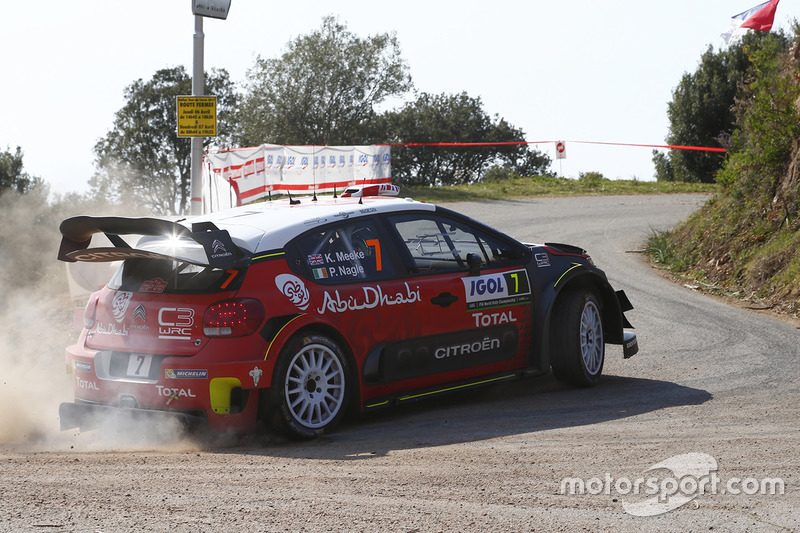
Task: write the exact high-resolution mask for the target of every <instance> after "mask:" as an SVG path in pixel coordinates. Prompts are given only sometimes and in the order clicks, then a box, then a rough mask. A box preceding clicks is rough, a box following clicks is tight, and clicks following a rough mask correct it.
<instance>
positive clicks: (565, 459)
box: [0, 195, 800, 533]
mask: <svg viewBox="0 0 800 533" xmlns="http://www.w3.org/2000/svg"><path fill="white" fill-rule="evenodd" d="M704 200H705V197H703V196H692V195H674V196H673V195H665V196H626V197H597V198H594V197H588V198H562V199H537V200H524V201H503V202H485V203H484V202H477V203H464V204H452V205H451V206H449V207H452V208H454V209H456V210H459V211H462V212H466V213H468V214H470V215H471V216H473V217H474V218H477V219H479V220H483V221H486V222H488V223H490V224H492V225H494V226H497V227H499V228H501V229H503V230H504V231H506V232H507V233H509V234H510V235H513V236H514V237H517V238H519V239H521V240H525V241H529V242H541V241H554V242H567V243H571V244H576V245H579V246H582V247H584V248H586V249H587V250H589V252H590V253H591V254H592V256H593V257H594V259H595V261H596V262H597V263H598V265H599V266H601V267H602V268H604V269H605V270H606V271H607V273H608V275H609V278H610V280H611V281H612V284H613V285H614V286H615V288H622V289H624V290H625V291H626V292H627V294H628V295H629V297H630V299H631V300H632V302H633V304H634V306H635V309H634V310H633V311H631V312H630V313H628V316H629V318H630V320H631V321H632V322H633V324H634V325H635V326H636V328H637V333H638V336H639V341H640V346H641V351H640V353H639V354H638V355H636V356H635V357H634V358H632V359H630V360H627V361H624V360H622V353H621V348H619V347H612V349H610V350H609V351H608V354H607V357H608V360H607V363H606V367H605V370H604V373H605V375H604V377H603V380H602V381H601V383H600V384H599V385H598V386H597V387H595V388H592V389H587V390H574V389H570V388H568V387H564V386H562V385H560V384H558V383H556V382H555V380H554V379H553V378H552V377H549V376H548V377H545V378H539V379H533V380H525V381H519V382H515V383H512V384H507V385H503V386H498V387H494V388H491V389H486V390H484V391H481V392H479V393H472V394H470V395H459V396H454V397H450V398H448V399H445V400H436V401H431V402H426V403H419V404H415V405H412V406H406V407H404V408H402V409H397V410H394V411H391V412H388V413H378V414H374V415H370V416H367V417H362V418H360V419H357V420H355V421H352V422H348V423H346V424H344V425H343V426H342V427H341V428H340V429H339V430H338V431H337V432H335V433H334V434H333V435H330V436H328V437H325V438H323V439H319V440H318V441H315V442H312V443H301V444H297V443H287V442H285V441H282V440H279V439H276V438H274V437H270V436H264V435H262V436H257V437H255V438H253V439H251V440H250V441H245V442H235V443H234V444H233V445H227V446H226V445H224V444H222V443H215V444H207V443H206V444H198V443H193V442H186V441H181V442H171V443H170V444H168V445H165V444H161V445H159V446H157V447H155V449H153V445H152V444H145V446H148V447H147V448H145V449H141V448H138V449H137V448H133V450H132V451H130V450H131V449H130V448H128V450H129V451H124V452H120V451H113V450H114V449H116V448H119V447H123V446H122V443H118V442H114V441H113V440H105V441H103V440H100V441H92V440H87V439H91V438H92V437H90V436H87V435H79V436H67V440H68V442H72V444H70V446H74V448H73V449H68V448H67V449H64V447H63V445H62V447H61V450H60V451H59V450H50V451H47V450H44V451H37V452H30V451H26V450H22V449H20V448H17V449H12V450H7V451H6V452H4V453H3V454H2V455H0V476H2V478H3V480H4V481H3V486H4V488H3V489H0V490H3V492H4V494H3V495H2V498H0V529H2V530H7V531H11V530H28V531H43V530H44V529H42V528H47V529H46V530H47V531H60V530H64V531H69V530H75V531H87V530H91V531H111V530H117V529H120V528H131V529H142V528H145V529H150V530H156V531H168V530H169V531H192V530H201V531H204V530H210V529H212V527H214V528H216V529H220V528H221V529H223V530H242V531H245V530H252V531H284V530H290V531H298V530H306V531H321V530H351V531H382V530H385V531H420V532H427V531H526V532H528V531H570V532H572V531H612V530H613V531H635V532H637V533H640V532H646V531H659V532H660V531H710V530H714V531H792V530H800V513H798V511H797V509H800V495H799V494H800V492H799V491H798V488H799V487H800V452H798V450H800V429H799V428H798V426H800V424H798V412H799V410H798V405H800V392H798V390H799V389H800V387H798V376H799V375H800V350H799V349H798V346H799V345H800V342H799V341H800V332H798V330H797V329H796V328H795V327H794V326H792V325H789V324H786V323H782V322H778V321H775V320H772V319H769V318H766V317H763V316H760V315H757V314H753V313H751V312H748V311H746V310H742V309H738V308H734V307H730V306H728V305H726V304H724V303H721V302H719V301H717V300H714V299H711V298H708V297H705V296H703V295H701V294H698V293H696V292H693V291H691V290H689V289H686V288H684V287H682V286H680V285H674V284H672V283H670V282H668V281H666V280H665V279H663V278H661V277H659V276H658V275H657V274H655V273H654V272H653V271H652V270H651V269H650V267H648V266H647V265H646V264H645V263H644V262H643V258H642V256H641V254H639V253H635V252H636V251H638V250H641V248H642V247H643V243H644V241H645V240H646V238H647V236H648V234H649V233H650V232H651V230H652V229H665V228H668V227H670V226H672V225H673V224H675V223H676V222H677V221H679V220H681V219H683V218H685V217H686V215H687V214H688V213H690V212H691V211H693V210H694V209H695V208H696V207H697V206H698V205H701V204H702V202H703V201H704ZM70 439H71V440H70ZM109 448H111V449H109ZM566 478H573V480H572V481H573V482H575V483H576V482H577V480H581V481H584V482H585V487H584V488H585V493H584V494H583V495H573V494H563V493H562V481H564V480H565V479H566ZM593 478H594V479H593ZM736 478H738V479H741V480H747V481H745V482H738V483H737V482H736V481H735V480H736ZM768 478H769V480H771V481H769V480H768ZM715 479H716V480H717V481H714V480H715ZM637 480H641V481H639V487H640V492H639V494H633V492H634V485H635V484H636V483H637ZM765 480H767V483H766V484H765V488H766V489H769V487H770V484H773V486H775V485H774V484H775V483H778V481H782V482H783V484H784V491H785V494H783V495H781V494H776V495H770V494H752V495H750V494H744V492H754V490H753V489H756V491H760V488H761V487H760V484H762V482H765ZM648 482H652V483H654V484H655V485H654V486H655V487H656V488H657V489H658V491H657V492H659V493H661V494H662V496H663V497H662V498H661V501H658V500H657V499H656V498H657V495H655V496H654V495H652V494H650V493H647V492H646V490H647V485H646V484H647V483H648ZM712 482H713V483H714V484H715V487H712V486H711V483H712ZM700 483H703V485H702V488H704V489H705V493H704V494H699V492H700V488H698V487H699V484H700ZM675 484H682V486H681V487H680V488H682V489H683V493H684V495H685V498H684V499H682V500H679V499H678V496H680V495H670V494H668V493H671V492H674V490H673V489H678V490H680V489H679V488H678V487H677V486H675ZM575 486H577V485H575ZM729 488H733V489H734V490H735V489H741V490H740V494H731V493H730V491H729V490H728V489H729ZM596 492H599V494H593V493H596ZM723 492H724V493H723ZM651 498H652V499H656V500H655V501H651ZM683 502H686V503H685V504H683V505H680V506H678V505H679V504H681V503H683ZM659 506H661V507H659ZM673 508H674V509H673ZM668 509H672V510H668ZM655 513H661V514H655ZM643 514H645V515H646V514H655V516H641V515H643Z"/></svg>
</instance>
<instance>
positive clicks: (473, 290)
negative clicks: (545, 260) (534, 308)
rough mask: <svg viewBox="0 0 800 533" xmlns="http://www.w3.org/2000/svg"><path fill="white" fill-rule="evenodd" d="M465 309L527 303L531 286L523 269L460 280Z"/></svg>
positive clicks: (526, 272)
mask: <svg viewBox="0 0 800 533" xmlns="http://www.w3.org/2000/svg"><path fill="white" fill-rule="evenodd" d="M461 281H462V282H463V283H464V292H465V293H466V298H467V309H485V308H488V307H500V306H506V305H516V304H519V303H523V302H529V301H530V299H531V286H530V282H529V281H528V271H527V270H524V269H520V270H514V271H511V272H500V273H497V274H485V275H483V276H472V277H466V278H461Z"/></svg>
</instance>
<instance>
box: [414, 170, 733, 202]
mask: <svg viewBox="0 0 800 533" xmlns="http://www.w3.org/2000/svg"><path fill="white" fill-rule="evenodd" d="M718 190H719V188H718V186H717V185H716V184H709V183H681V182H664V181H639V180H635V179H634V180H610V179H607V178H603V177H599V176H598V174H597V173H593V172H590V173H587V174H585V175H582V176H581V178H578V179H570V178H555V177H549V176H534V177H519V176H514V177H511V178H508V179H504V180H497V181H490V182H481V183H476V184H472V185H453V186H443V187H406V186H401V188H400V196H407V197H410V198H414V199H415V200H421V201H423V202H432V203H441V202H470V201H479V200H507V199H510V198H526V197H541V196H552V197H555V196H613V195H632V194H674V193H715V192H717V191H718Z"/></svg>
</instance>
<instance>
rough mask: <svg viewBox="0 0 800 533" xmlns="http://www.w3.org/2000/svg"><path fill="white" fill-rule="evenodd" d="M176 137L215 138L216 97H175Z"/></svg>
mask: <svg viewBox="0 0 800 533" xmlns="http://www.w3.org/2000/svg"><path fill="white" fill-rule="evenodd" d="M176 101H177V104H176V106H177V113H178V137H216V136H217V97H216V96H177V97H176Z"/></svg>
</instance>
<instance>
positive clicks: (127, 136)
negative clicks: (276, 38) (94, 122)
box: [89, 67, 238, 214]
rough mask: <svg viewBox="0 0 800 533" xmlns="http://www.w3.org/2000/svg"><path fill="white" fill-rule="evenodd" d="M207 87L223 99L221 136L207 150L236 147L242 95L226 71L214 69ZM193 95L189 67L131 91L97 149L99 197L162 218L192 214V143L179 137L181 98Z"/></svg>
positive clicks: (220, 105) (156, 76)
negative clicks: (235, 118)
mask: <svg viewBox="0 0 800 533" xmlns="http://www.w3.org/2000/svg"><path fill="white" fill-rule="evenodd" d="M205 81H206V83H205V85H206V87H205V93H206V94H208V95H214V96H216V97H217V131H218V132H219V133H220V136H219V137H217V138H216V139H204V145H206V146H207V145H209V144H212V143H213V144H224V143H226V142H230V139H231V137H232V131H233V127H234V126H233V115H234V113H235V111H236V105H237V103H238V95H237V93H236V92H235V90H234V86H233V83H232V82H231V81H230V79H229V76H228V73H227V72H226V71H225V70H222V69H219V70H218V69H212V70H211V73H210V74H208V75H206V80H205ZM191 89H192V80H191V77H190V76H189V75H188V74H187V73H186V70H185V69H184V68H183V67H175V68H169V69H162V70H159V71H157V72H156V73H155V74H154V75H153V78H152V79H151V80H149V81H147V82H145V81H143V80H141V79H139V80H137V81H135V82H133V83H132V84H131V85H129V86H128V87H127V88H126V89H125V93H124V94H125V100H126V103H125V105H124V106H123V107H122V109H120V110H119V111H117V113H116V115H115V119H114V127H113V128H112V129H111V131H110V132H109V133H108V134H107V135H106V136H105V137H104V138H103V139H101V140H100V141H99V142H98V143H97V144H96V145H95V148H94V152H95V156H96V161H95V166H96V167H97V172H96V173H95V175H94V176H93V177H92V179H91V180H90V181H89V185H90V187H91V191H92V193H93V194H97V195H101V196H103V197H106V198H109V199H110V200H113V201H114V203H117V204H122V203H125V204H126V205H129V206H131V207H133V208H145V209H148V210H150V211H152V212H153V213H156V214H179V213H185V212H186V210H187V207H188V202H189V194H190V191H189V188H190V182H191V140H190V139H188V138H182V137H178V133H177V116H176V103H175V102H176V101H175V97H176V96H179V95H188V94H191V92H192V91H191Z"/></svg>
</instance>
